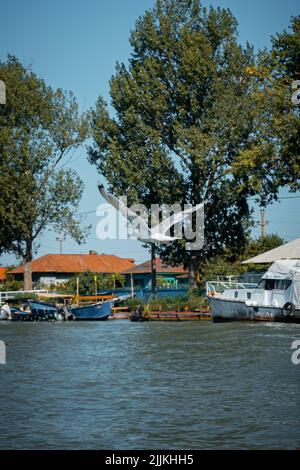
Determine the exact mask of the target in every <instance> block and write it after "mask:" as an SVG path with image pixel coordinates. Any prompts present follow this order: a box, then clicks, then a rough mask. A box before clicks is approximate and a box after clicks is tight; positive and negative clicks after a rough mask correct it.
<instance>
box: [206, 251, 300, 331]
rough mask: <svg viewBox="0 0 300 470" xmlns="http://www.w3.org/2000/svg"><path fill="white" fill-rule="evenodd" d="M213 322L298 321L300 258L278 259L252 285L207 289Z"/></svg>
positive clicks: (299, 311)
mask: <svg viewBox="0 0 300 470" xmlns="http://www.w3.org/2000/svg"><path fill="white" fill-rule="evenodd" d="M208 297H209V303H210V306H211V311H212V318H213V320H214V321H234V320H238V321H241V320H262V321H268V320H269V321H282V322H294V323H299V322H300V261H299V260H279V261H276V262H275V263H273V264H272V266H271V267H270V268H269V269H268V270H267V272H266V273H265V274H264V275H263V277H262V280H261V282H260V283H259V284H258V285H257V287H255V288H251V289H249V288H245V287H242V286H241V287H240V288H237V289H234V288H231V289H225V290H224V291H223V292H222V293H220V294H219V293H216V292H212V291H211V290H209V289H208Z"/></svg>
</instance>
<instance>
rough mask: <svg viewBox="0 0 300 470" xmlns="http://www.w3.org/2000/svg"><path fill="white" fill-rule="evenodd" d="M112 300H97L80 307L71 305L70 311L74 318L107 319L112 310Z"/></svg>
mask: <svg viewBox="0 0 300 470" xmlns="http://www.w3.org/2000/svg"><path fill="white" fill-rule="evenodd" d="M112 306H113V301H112V300H109V301H107V302H99V303H96V304H92V305H84V306H81V307H71V308H70V310H69V311H70V313H71V314H72V315H73V317H74V319H75V320H88V321H91V320H97V321H99V320H107V318H108V317H109V316H110V315H111V312H112Z"/></svg>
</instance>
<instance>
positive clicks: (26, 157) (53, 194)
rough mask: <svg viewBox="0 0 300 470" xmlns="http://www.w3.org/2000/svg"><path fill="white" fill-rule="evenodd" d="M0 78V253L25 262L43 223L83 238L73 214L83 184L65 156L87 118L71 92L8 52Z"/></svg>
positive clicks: (80, 135) (0, 67)
mask: <svg viewBox="0 0 300 470" xmlns="http://www.w3.org/2000/svg"><path fill="white" fill-rule="evenodd" d="M0 79H1V80H3V81H4V82H5V84H6V93H7V102H6V105H2V106H1V107H0V187H1V191H0V220H1V223H0V252H3V251H9V252H13V253H15V254H16V255H17V256H20V257H22V258H23V260H24V261H25V262H28V261H31V259H32V255H33V243H34V241H35V240H36V239H37V237H38V236H39V235H40V234H41V233H42V232H43V230H45V228H46V227H49V225H51V228H52V229H53V230H59V231H62V232H64V233H67V234H69V235H70V236H71V237H73V238H74V239H75V240H77V241H78V242H79V243H80V242H81V241H82V240H83V238H84V234H85V229H82V227H80V221H79V220H78V219H77V218H76V217H75V213H76V210H77V207H78V204H79V201H80V198H81V194H82V190H83V183H82V181H81V179H80V178H79V176H78V175H77V174H76V173H75V172H74V171H73V170H71V169H69V168H67V167H66V166H65V165H66V163H67V162H66V159H65V157H66V156H67V154H68V153H69V152H70V151H71V150H73V149H75V148H77V147H78V146H79V145H81V144H82V142H83V141H84V140H85V138H86V136H87V132H88V122H87V119H86V116H81V115H80V114H79V112H78V105H77V103H76V100H75V97H74V95H73V94H72V93H71V92H69V93H67V92H63V91H62V90H61V89H57V90H53V89H52V88H50V87H49V86H47V85H46V83H45V82H44V81H43V80H42V79H40V78H38V77H37V76H36V75H35V74H34V73H33V71H32V70H31V69H30V68H25V67H24V66H23V65H22V64H21V63H20V62H19V61H18V60H17V59H16V58H15V57H13V56H8V60H7V62H5V63H0Z"/></svg>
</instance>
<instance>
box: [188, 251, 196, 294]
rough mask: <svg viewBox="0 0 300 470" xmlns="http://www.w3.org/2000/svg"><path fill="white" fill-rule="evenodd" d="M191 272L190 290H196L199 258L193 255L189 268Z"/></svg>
mask: <svg viewBox="0 0 300 470" xmlns="http://www.w3.org/2000/svg"><path fill="white" fill-rule="evenodd" d="M188 272H189V288H190V289H195V288H196V287H197V276H198V263H197V257H196V256H194V255H191V257H190V260H189V266H188Z"/></svg>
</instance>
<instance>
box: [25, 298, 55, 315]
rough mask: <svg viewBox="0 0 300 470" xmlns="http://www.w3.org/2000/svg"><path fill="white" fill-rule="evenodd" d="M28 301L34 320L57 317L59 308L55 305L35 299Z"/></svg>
mask: <svg viewBox="0 0 300 470" xmlns="http://www.w3.org/2000/svg"><path fill="white" fill-rule="evenodd" d="M27 302H28V305H29V308H30V311H31V315H32V317H33V319H34V320H49V319H55V316H56V314H57V308H56V307H54V306H53V305H50V304H46V303H44V302H36V301H33V300H28V301H27Z"/></svg>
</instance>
